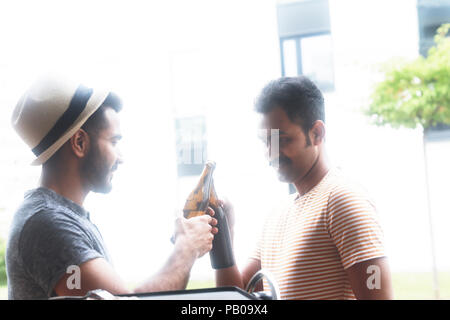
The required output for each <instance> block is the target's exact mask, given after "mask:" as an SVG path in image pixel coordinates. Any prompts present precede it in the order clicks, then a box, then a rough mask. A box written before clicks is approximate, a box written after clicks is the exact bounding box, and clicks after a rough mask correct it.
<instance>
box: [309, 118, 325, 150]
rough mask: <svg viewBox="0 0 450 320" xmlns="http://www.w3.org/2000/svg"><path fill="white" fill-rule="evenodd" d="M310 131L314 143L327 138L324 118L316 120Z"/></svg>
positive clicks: (317, 143)
mask: <svg viewBox="0 0 450 320" xmlns="http://www.w3.org/2000/svg"><path fill="white" fill-rule="evenodd" d="M309 132H310V138H311V141H312V144H313V145H319V144H321V143H322V142H323V141H324V140H325V123H324V122H323V121H322V120H316V121H315V122H314V124H313V126H312V128H311V130H310V131H309Z"/></svg>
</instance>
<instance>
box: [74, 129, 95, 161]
mask: <svg viewBox="0 0 450 320" xmlns="http://www.w3.org/2000/svg"><path fill="white" fill-rule="evenodd" d="M90 144H91V140H90V137H89V135H88V133H87V132H86V131H84V130H83V129H80V130H78V131H77V132H75V134H74V135H73V136H72V138H70V149H71V150H72V152H73V153H74V155H75V156H76V157H77V158H84V157H85V156H86V155H87V154H88V151H89V147H90Z"/></svg>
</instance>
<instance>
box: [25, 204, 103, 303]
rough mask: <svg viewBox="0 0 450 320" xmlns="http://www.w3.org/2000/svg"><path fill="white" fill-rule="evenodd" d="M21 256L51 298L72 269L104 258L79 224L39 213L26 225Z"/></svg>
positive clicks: (63, 217)
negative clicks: (72, 266) (59, 283)
mask: <svg viewBox="0 0 450 320" xmlns="http://www.w3.org/2000/svg"><path fill="white" fill-rule="evenodd" d="M19 256H20V258H21V259H22V262H23V265H24V268H25V270H26V271H27V272H28V273H29V275H30V276H31V277H32V278H33V279H34V280H35V281H36V283H38V285H39V286H40V287H41V288H42V289H43V290H44V291H45V292H47V295H48V297H51V296H52V292H53V290H54V287H55V286H56V284H57V283H58V281H59V280H60V279H61V278H62V277H63V275H64V274H65V273H66V272H67V268H68V267H69V266H71V265H76V266H79V265H80V264H82V263H84V262H86V261H89V260H91V259H94V258H99V257H103V256H102V254H100V253H99V252H98V251H97V250H95V249H94V248H93V245H92V241H91V240H90V238H89V236H88V234H86V232H84V231H83V230H82V227H81V226H79V225H78V224H77V223H76V222H75V220H72V219H70V217H67V216H65V215H63V214H57V213H54V212H45V211H41V212H39V213H36V214H35V215H33V217H31V218H30V219H29V220H28V221H27V222H26V224H25V225H24V227H23V229H22V232H21V235H20V239H19ZM71 273H72V272H71Z"/></svg>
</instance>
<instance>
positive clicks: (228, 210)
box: [219, 198, 235, 243]
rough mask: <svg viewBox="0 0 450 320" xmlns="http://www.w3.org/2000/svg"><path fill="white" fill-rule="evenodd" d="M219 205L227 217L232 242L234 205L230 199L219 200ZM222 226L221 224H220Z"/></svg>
mask: <svg viewBox="0 0 450 320" xmlns="http://www.w3.org/2000/svg"><path fill="white" fill-rule="evenodd" d="M219 205H220V206H221V207H222V209H223V212H224V213H225V215H226V217H227V222H228V228H229V229H230V236H231V243H233V240H234V222H235V218H234V207H233V205H232V204H231V202H230V201H229V200H228V199H226V198H225V199H222V200H219ZM219 227H220V226H219Z"/></svg>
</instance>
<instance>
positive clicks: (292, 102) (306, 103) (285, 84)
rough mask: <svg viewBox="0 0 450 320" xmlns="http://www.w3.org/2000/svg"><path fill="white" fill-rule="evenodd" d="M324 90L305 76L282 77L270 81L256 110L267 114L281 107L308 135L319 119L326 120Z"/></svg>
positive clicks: (260, 96) (258, 101) (258, 99)
mask: <svg viewBox="0 0 450 320" xmlns="http://www.w3.org/2000/svg"><path fill="white" fill-rule="evenodd" d="M324 104H325V103H324V98H323V95H322V92H321V91H320V90H319V88H318V87H317V86H316V85H315V84H314V82H312V81H311V80H310V79H308V78H307V77H305V76H298V77H281V78H278V79H276V80H273V81H270V82H269V83H268V84H267V85H266V86H265V87H264V88H263V89H262V91H261V93H260V95H259V96H258V98H257V99H256V102H255V110H256V111H257V112H259V113H262V114H267V113H269V112H270V111H272V110H273V109H275V108H277V107H281V108H282V109H283V110H284V111H285V112H286V114H287V116H288V117H289V120H291V121H292V122H294V123H297V124H299V125H300V127H301V128H302V129H303V131H304V132H305V134H306V135H307V134H308V132H309V130H310V129H311V128H312V126H313V125H314V123H315V122H316V121H317V120H322V121H323V122H325V106H324Z"/></svg>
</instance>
